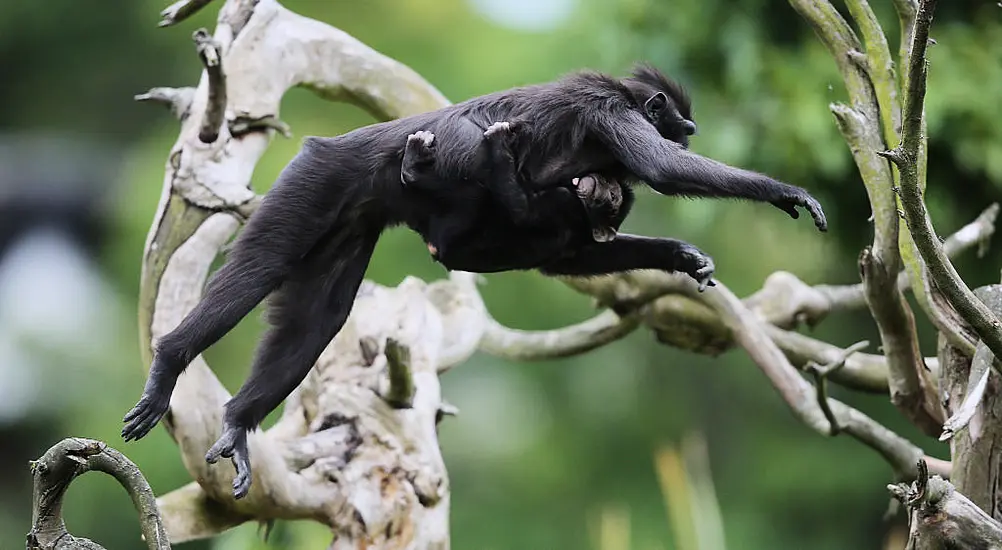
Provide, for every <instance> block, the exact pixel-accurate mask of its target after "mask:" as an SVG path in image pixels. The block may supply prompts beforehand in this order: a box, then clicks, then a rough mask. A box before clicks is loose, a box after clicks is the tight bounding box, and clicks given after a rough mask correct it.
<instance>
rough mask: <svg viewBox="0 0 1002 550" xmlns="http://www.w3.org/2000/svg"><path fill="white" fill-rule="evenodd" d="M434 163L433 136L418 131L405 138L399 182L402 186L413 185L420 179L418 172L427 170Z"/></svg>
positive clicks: (429, 133)
mask: <svg viewBox="0 0 1002 550" xmlns="http://www.w3.org/2000/svg"><path fill="white" fill-rule="evenodd" d="M434 162H435V134H433V133H431V132H426V131H424V130H420V131H418V132H415V133H413V134H411V135H409V136H407V145H406V146H404V158H403V162H402V164H401V167H400V181H401V182H403V184H404V185H407V184H410V183H414V182H415V181H417V179H418V178H419V177H420V174H419V173H418V172H419V171H420V170H422V169H423V170H427V168H428V166H429V165H431V164H433V163H434Z"/></svg>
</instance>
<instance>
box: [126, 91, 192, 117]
mask: <svg viewBox="0 0 1002 550" xmlns="http://www.w3.org/2000/svg"><path fill="white" fill-rule="evenodd" d="M194 98H195V88H191V87H184V88H163V87H160V88H150V90H149V91H148V92H146V93H145V94H138V95H136V96H135V97H133V99H134V100H136V101H151V102H154V103H162V104H164V105H167V106H168V107H170V110H171V113H173V114H174V116H176V117H177V118H178V119H182V120H183V119H184V118H185V117H187V116H188V110H189V109H190V108H191V101H192V100H193V99H194Z"/></svg>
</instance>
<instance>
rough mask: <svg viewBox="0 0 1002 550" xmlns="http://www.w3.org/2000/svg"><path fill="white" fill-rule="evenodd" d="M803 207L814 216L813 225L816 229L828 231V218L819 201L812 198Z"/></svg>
mask: <svg viewBox="0 0 1002 550" xmlns="http://www.w3.org/2000/svg"><path fill="white" fill-rule="evenodd" d="M804 208H806V209H807V211H808V212H810V213H811V217H812V218H814V226H815V227H817V228H818V231H828V218H827V217H826V216H825V211H824V210H823V209H822V208H821V203H819V202H818V201H816V200H814V199H813V198H812V199H811V200H810V201H808V203H807V204H806V205H805V206H804Z"/></svg>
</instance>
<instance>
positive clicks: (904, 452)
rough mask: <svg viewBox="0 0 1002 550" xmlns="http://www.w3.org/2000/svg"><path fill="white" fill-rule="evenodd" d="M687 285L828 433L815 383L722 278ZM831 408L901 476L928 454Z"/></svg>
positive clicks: (860, 417) (802, 416)
mask: <svg viewBox="0 0 1002 550" xmlns="http://www.w3.org/2000/svg"><path fill="white" fill-rule="evenodd" d="M688 286H689V287H690V290H689V292H690V294H691V295H693V296H695V297H696V298H697V299H699V300H700V301H702V302H704V303H706V304H707V305H709V306H710V307H711V308H713V309H714V311H716V312H717V313H718V314H719V315H720V316H721V318H722V319H723V321H724V323H725V324H726V325H727V326H728V328H730V329H731V332H732V333H733V334H734V337H735V340H737V341H738V343H739V344H740V345H741V347H742V348H744V349H745V351H747V352H748V355H750V356H751V358H752V360H753V361H754V362H755V364H756V365H758V366H759V368H760V369H761V370H762V372H763V373H764V374H765V375H766V376H767V377H768V378H769V380H770V381H771V382H772V384H773V386H774V387H775V388H776V390H777V391H778V392H779V394H780V396H781V397H782V398H783V400H784V401H785V402H786V404H787V405H788V406H789V407H790V410H791V411H792V412H793V413H794V415H795V416H796V417H797V418H798V419H799V420H800V421H801V422H803V423H804V424H806V425H807V426H808V427H810V428H811V429H813V430H814V431H816V432H818V433H820V434H822V435H830V434H831V433H832V428H833V426H832V424H830V423H829V421H828V420H827V419H826V418H825V412H824V411H823V410H822V409H821V407H819V406H817V403H816V401H815V399H814V397H815V391H814V389H813V388H812V387H811V384H809V383H808V382H807V381H806V380H804V379H803V378H802V377H801V376H800V374H799V373H798V372H797V370H796V369H794V368H793V366H792V365H791V364H790V363H789V361H788V360H787V359H786V356H785V355H783V353H782V352H781V351H780V350H779V348H778V347H777V346H776V345H775V344H774V343H773V342H772V340H770V339H769V337H768V335H767V334H766V332H765V331H764V330H763V329H762V322H761V321H760V320H758V319H757V318H756V317H755V315H754V314H753V313H752V312H751V311H749V310H748V309H747V308H746V307H745V306H744V304H742V303H741V301H740V300H738V298H737V297H736V296H734V295H733V294H732V293H731V292H730V290H728V289H727V287H726V286H724V285H723V284H720V283H719V282H718V283H717V286H716V287H713V288H712V289H708V290H707V291H706V292H703V293H698V292H696V289H695V286H694V285H692V284H690V285H688ZM828 406H829V407H830V408H831V413H832V415H833V417H834V418H836V419H837V423H836V425H837V426H838V428H839V429H841V431H844V432H845V433H847V434H849V435H851V436H853V437H854V438H855V439H857V440H858V441H860V442H862V443H864V444H865V445H867V446H869V447H872V448H873V449H874V450H876V451H877V452H878V453H880V455H881V456H883V457H884V459H885V460H887V462H888V463H890V465H891V466H892V467H893V468H894V470H895V472H897V473H899V474H900V475H903V476H907V477H913V476H914V475H915V474H916V470H915V463H916V461H917V460H918V459H919V458H921V457H923V456H924V453H923V452H922V450H921V449H919V448H918V447H916V446H915V445H913V444H912V443H910V442H909V441H908V440H906V439H904V438H902V437H901V436H899V435H897V434H896V433H894V432H892V431H890V430H888V429H887V428H885V427H884V426H881V425H880V424H878V423H877V422H875V421H874V420H873V419H871V418H870V417H868V416H866V415H865V414H863V413H861V412H859V411H857V410H856V409H853V408H852V407H849V406H848V405H845V404H843V403H841V402H839V401H836V400H833V399H829V400H828Z"/></svg>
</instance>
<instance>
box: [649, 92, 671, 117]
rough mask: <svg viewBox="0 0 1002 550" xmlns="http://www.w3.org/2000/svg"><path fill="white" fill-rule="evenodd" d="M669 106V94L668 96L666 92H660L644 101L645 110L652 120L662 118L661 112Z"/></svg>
mask: <svg viewBox="0 0 1002 550" xmlns="http://www.w3.org/2000/svg"><path fill="white" fill-rule="evenodd" d="M667 107H668V96H666V95H665V93H664V92H658V93H656V94H654V95H652V96H651V97H650V98H649V99H648V100H647V101H645V102H644V111H645V112H646V113H647V117H648V118H650V119H651V120H652V121H656V120H658V119H659V118H661V113H662V112H663V111H664V110H665V108H667Z"/></svg>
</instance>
